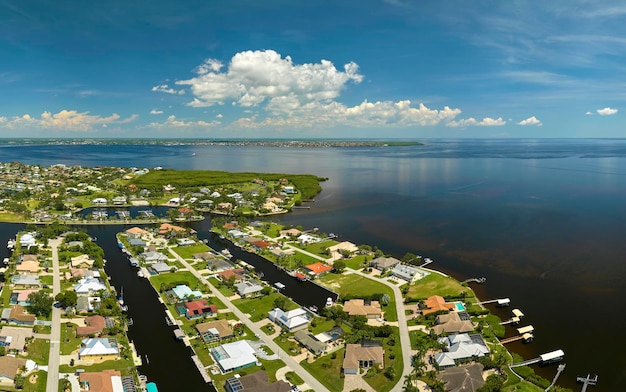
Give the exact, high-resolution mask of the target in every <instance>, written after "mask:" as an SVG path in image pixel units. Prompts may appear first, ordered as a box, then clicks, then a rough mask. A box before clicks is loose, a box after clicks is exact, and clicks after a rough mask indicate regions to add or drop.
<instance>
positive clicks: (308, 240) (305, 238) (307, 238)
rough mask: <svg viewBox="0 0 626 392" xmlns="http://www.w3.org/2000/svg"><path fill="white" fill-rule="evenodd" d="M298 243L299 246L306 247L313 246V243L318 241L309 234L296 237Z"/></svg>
mask: <svg viewBox="0 0 626 392" xmlns="http://www.w3.org/2000/svg"><path fill="white" fill-rule="evenodd" d="M298 242H299V243H300V244H301V245H308V244H313V243H315V242H320V239H319V238H317V237H315V236H312V235H310V234H300V235H299V236H298Z"/></svg>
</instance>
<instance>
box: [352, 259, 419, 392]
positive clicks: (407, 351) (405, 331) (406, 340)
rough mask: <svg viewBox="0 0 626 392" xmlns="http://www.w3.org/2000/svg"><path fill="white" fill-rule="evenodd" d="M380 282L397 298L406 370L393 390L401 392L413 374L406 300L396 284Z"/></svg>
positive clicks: (361, 273) (367, 276) (357, 272)
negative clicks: (405, 312)
mask: <svg viewBox="0 0 626 392" xmlns="http://www.w3.org/2000/svg"><path fill="white" fill-rule="evenodd" d="M347 271H348V273H353V274H356V275H361V276H363V277H366V278H368V279H372V277H371V276H370V275H368V274H364V273H363V272H361V271H355V270H352V269H348V270H347ZM375 280H377V281H378V282H380V283H382V284H384V285H387V286H389V287H391V288H392V289H393V294H394V296H395V297H396V313H398V329H399V332H400V345H401V347H402V361H403V365H404V370H403V371H402V376H401V377H400V380H399V382H398V383H397V384H396V385H395V386H394V387H393V388H392V389H391V391H392V392H400V391H402V389H403V385H404V378H405V377H406V376H408V375H409V373H411V371H412V370H413V369H412V366H411V356H412V355H411V338H410V337H409V328H408V326H407V323H406V314H404V299H403V297H402V292H401V291H400V289H399V288H398V286H396V285H395V284H392V283H389V282H387V281H385V280H382V279H375Z"/></svg>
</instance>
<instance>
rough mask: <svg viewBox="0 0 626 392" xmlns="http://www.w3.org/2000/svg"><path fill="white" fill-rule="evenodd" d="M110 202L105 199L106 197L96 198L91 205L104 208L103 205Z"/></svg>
mask: <svg viewBox="0 0 626 392" xmlns="http://www.w3.org/2000/svg"><path fill="white" fill-rule="evenodd" d="M108 202H109V201H108V200H107V199H105V198H104V197H96V198H95V199H93V200H92V201H91V204H95V205H99V206H103V205H106V204H107V203H108Z"/></svg>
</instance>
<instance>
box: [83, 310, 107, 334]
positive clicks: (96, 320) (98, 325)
mask: <svg viewBox="0 0 626 392" xmlns="http://www.w3.org/2000/svg"><path fill="white" fill-rule="evenodd" d="M105 327H106V319H105V318H104V317H102V316H100V315H94V316H89V317H85V326H84V327H78V328H76V336H89V335H100V334H101V333H102V330H103V329H104V328H105Z"/></svg>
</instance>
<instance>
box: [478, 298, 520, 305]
mask: <svg viewBox="0 0 626 392" xmlns="http://www.w3.org/2000/svg"><path fill="white" fill-rule="evenodd" d="M494 303H495V304H496V306H509V305H510V304H511V300H510V299H508V298H499V299H491V300H489V301H482V302H476V304H475V305H486V304H494Z"/></svg>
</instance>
